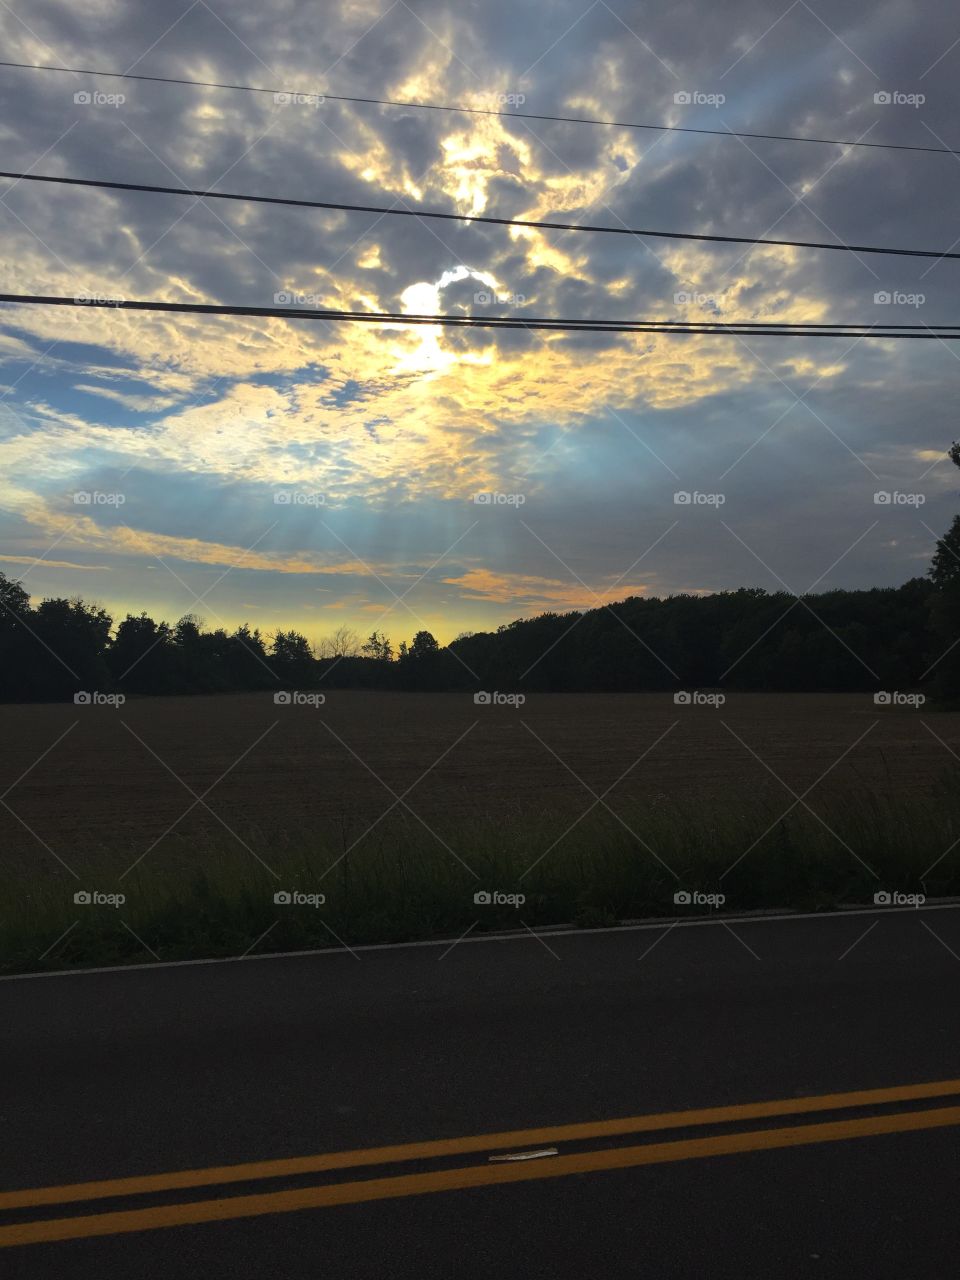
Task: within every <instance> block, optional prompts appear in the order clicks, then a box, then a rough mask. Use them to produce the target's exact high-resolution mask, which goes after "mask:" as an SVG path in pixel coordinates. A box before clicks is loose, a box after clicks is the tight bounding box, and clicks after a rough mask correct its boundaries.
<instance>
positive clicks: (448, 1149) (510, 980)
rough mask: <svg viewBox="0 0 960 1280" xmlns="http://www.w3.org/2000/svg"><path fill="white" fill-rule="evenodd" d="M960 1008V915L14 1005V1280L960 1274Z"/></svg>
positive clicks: (42, 981)
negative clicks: (86, 1279)
mask: <svg viewBox="0 0 960 1280" xmlns="http://www.w3.org/2000/svg"><path fill="white" fill-rule="evenodd" d="M958 993H960V908H943V909H922V910H920V911H905V912H897V911H886V912H885V911H883V910H881V911H879V912H866V913H857V914H845V915H842V916H830V917H817V918H812V919H798V918H793V919H786V920H784V919H779V920H772V919H768V918H767V919H753V920H746V921H745V920H741V921H736V922H730V923H720V922H716V921H714V922H711V923H710V924H708V925H692V926H688V925H686V924H684V925H678V926H676V927H672V928H671V927H669V926H662V927H657V928H640V929H624V930H620V931H608V932H594V933H585V932H572V933H565V934H556V933H545V934H542V935H540V936H534V935H533V934H529V933H524V935H523V936H522V937H519V938H515V939H511V940H506V941H488V940H474V939H473V938H472V937H471V938H467V939H464V940H463V941H462V942H461V943H459V944H458V945H456V946H454V947H452V948H448V947H447V946H446V945H444V946H427V947H415V946H414V947H400V948H382V949H367V950H361V951H358V952H356V953H348V952H346V951H344V952H337V953H325V954H319V955H311V956H295V957H284V958H262V959H249V960H244V961H240V962H228V963H215V964H198V965H192V964H188V965H174V966H154V967H149V968H143V969H139V970H121V971H112V972H111V971H105V972H98V973H86V974H80V973H78V974H65V975H53V976H41V977H27V978H14V979H7V980H3V981H0V1027H2V1036H3V1047H2V1061H0V1124H2V1135H3V1136H2V1149H0V1164H2V1178H0V1193H2V1194H0V1267H2V1271H3V1274H4V1275H5V1276H10V1277H18V1278H20V1277H31V1278H32V1277H44V1278H45V1277H50V1278H53V1277H57V1278H58V1280H59V1278H60V1277H62V1276H64V1275H70V1274H74V1275H81V1276H86V1275H91V1276H93V1275H95V1276H97V1277H102V1278H103V1280H109V1278H110V1277H114V1276H116V1277H118V1278H119V1277H124V1278H126V1277H130V1276H140V1275H144V1276H163V1277H164V1280H180V1278H181V1277H183V1278H184V1280H185V1278H186V1277H190V1278H191V1280H195V1277H196V1276H197V1275H203V1276H204V1277H216V1276H224V1277H226V1276H231V1277H239V1278H240V1280H243V1278H245V1277H251V1278H252V1277H258V1278H260V1277H270V1278H271V1280H283V1278H285V1277H300V1276H309V1277H333V1278H336V1280H353V1278H354V1277H363V1278H366V1277H370V1278H371V1280H372V1278H374V1277H376V1278H377V1280H381V1278H382V1277H406V1276H410V1277H414V1276H416V1277H421V1278H422V1277H427V1278H429V1277H441V1276H442V1277H450V1276H456V1277H458V1278H459V1277H474V1276H475V1277H491V1276H497V1277H513V1276H532V1277H540V1276H543V1277H566V1276H575V1277H583V1276H590V1277H594V1276H604V1277H620V1276H631V1277H633V1276H642V1277H657V1280H660V1278H662V1277H687V1276H697V1277H712V1276H737V1277H744V1276H762V1277H767V1276H777V1277H783V1276H786V1277H789V1276H818V1277H825V1276H838V1277H839V1276H844V1277H848V1276H851V1275H863V1276H869V1277H871V1280H876V1278H877V1277H886V1276H890V1277H894V1276H896V1277H897V1280H903V1277H904V1276H909V1277H911V1280H919V1278H925V1277H944V1278H946V1277H953V1276H955V1275H956V1274H957V1271H958V1267H960V1213H958V1211H957V1190H956V1188H957V1185H958V1175H960V1018H958V1008H960V1002H958ZM877 1091H882V1092H877ZM837 1095H850V1096H849V1097H844V1096H837ZM677 1113H683V1114H677ZM491 1135H492V1136H491ZM397 1148H402V1150H397ZM531 1151H534V1152H537V1151H540V1152H543V1151H546V1152H555V1154H546V1155H541V1156H539V1157H537V1158H534V1159H530V1160H524V1161H502V1160H491V1157H492V1156H503V1155H509V1154H513V1155H517V1154H529V1153H530V1152H531ZM237 1166H240V1167H239V1168H238V1167H237ZM184 1171H190V1172H188V1173H186V1174H185V1172H184ZM77 1184H82V1185H77ZM91 1184H92V1185H91ZM104 1184H106V1185H104ZM50 1189H52V1190H50Z"/></svg>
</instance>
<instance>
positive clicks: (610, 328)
mask: <svg viewBox="0 0 960 1280" xmlns="http://www.w3.org/2000/svg"><path fill="white" fill-rule="evenodd" d="M0 303H5V304H18V305H21V306H46V307H51V306H56V307H87V308H94V309H105V310H111V311H153V312H167V313H179V314H187V315H219V316H261V317H268V318H279V319H282V320H328V321H351V322H360V323H367V324H378V325H383V326H391V327H392V326H395V325H442V326H444V327H454V328H472V329H528V330H543V331H546V332H553V333H568V332H571V333H575V332H580V333H664V334H705V335H709V334H716V335H719V336H748V337H754V338H757V337H769V336H772V337H794V338H898V339H900V338H918V339H919V338H924V339H936V340H941V341H942V340H944V339H960V325H866V324H860V325H855V324H849V325H841V324H817V323H810V322H796V323H791V322H789V321H779V322H764V323H761V322H756V321H732V322H729V323H728V322H722V321H699V320H698V321H671V320H555V319H549V318H545V317H541V316H531V317H529V318H520V317H518V316H459V315H449V314H444V315H423V314H413V315H407V314H404V313H402V312H388V311H346V310H339V309H335V308H330V309H320V308H307V307H254V306H228V305H225V304H222V303H208V302H154V301H149V300H141V299H133V298H119V297H112V296H109V295H106V294H92V295H89V296H87V295H77V296H75V297H72V298H71V297H64V296H51V295H46V294H26V293H0Z"/></svg>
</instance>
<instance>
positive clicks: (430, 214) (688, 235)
mask: <svg viewBox="0 0 960 1280" xmlns="http://www.w3.org/2000/svg"><path fill="white" fill-rule="evenodd" d="M0 178H10V179H12V180H13V181H16V182H47V183H54V184H59V185H61V186H67V187H92V188H96V189H100V190H106V191H136V192H146V193H149V194H152V195H168V196H193V197H194V198H195V199H198V200H233V201H239V202H240V203H244V204H272V205H289V206H293V207H296V208H302V209H330V210H336V211H342V212H346V213H375V214H379V215H380V216H390V217H399V218H434V219H442V220H443V221H445V222H478V223H484V224H487V225H491V226H497V227H522V228H525V229H528V230H529V229H533V230H537V231H590V232H599V233H603V234H606V235H615V236H635V237H637V238H643V237H644V236H649V237H651V238H656V239H661V240H699V241H707V242H709V243H714V244H747V245H767V246H773V247H776V248H787V249H832V250H835V251H842V252H844V253H857V254H860V253H882V254H889V255H893V256H897V257H907V258H937V259H941V258H960V253H957V252H952V251H949V250H940V249H893V248H885V247H881V246H879V245H869V244H846V243H844V242H840V243H832V242H830V241H827V240H768V239H765V238H763V237H761V236H727V235H711V234H708V233H706V232H697V231H652V230H650V229H649V228H645V227H608V226H601V225H594V224H591V223H582V222H545V221H541V220H537V219H532V218H495V217H492V216H490V215H487V214H468V213H441V212H438V211H436V210H431V209H397V208H393V207H389V206H385V205H371V204H346V203H344V202H343V201H340V200H306V199H298V198H296V197H293V196H261V195H251V194H249V193H244V192H238V191H211V190H208V189H207V188H204V187H168V186H160V185H157V184H156V183H149V182H113V181H108V180H106V179H101V178H69V177H60V176H59V175H56V174H48V173H29V172H25V173H19V172H16V171H12V170H8V169H4V170H0Z"/></svg>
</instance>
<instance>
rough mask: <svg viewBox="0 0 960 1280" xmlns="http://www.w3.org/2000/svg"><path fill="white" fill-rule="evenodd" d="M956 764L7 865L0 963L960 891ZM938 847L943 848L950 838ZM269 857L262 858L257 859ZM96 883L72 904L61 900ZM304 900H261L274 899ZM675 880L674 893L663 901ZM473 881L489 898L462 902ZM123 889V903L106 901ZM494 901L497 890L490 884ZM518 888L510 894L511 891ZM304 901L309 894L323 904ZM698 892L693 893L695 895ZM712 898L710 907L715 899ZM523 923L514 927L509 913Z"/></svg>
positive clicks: (337, 941) (29, 965)
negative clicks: (769, 787) (814, 795)
mask: <svg viewBox="0 0 960 1280" xmlns="http://www.w3.org/2000/svg"><path fill="white" fill-rule="evenodd" d="M958 783H960V770H958V771H955V772H954V773H953V774H952V775H950V776H947V777H945V778H944V780H943V782H942V783H941V784H940V785H939V786H938V787H937V788H936V790H935V794H933V795H928V796H923V797H917V798H915V799H905V798H903V797H902V796H899V797H896V798H888V797H886V796H883V795H879V794H869V793H863V792H860V793H857V794H851V795H849V796H848V797H846V798H843V799H842V800H841V799H834V800H833V801H831V802H828V803H823V802H821V803H820V804H819V806H818V814H819V817H817V816H814V815H813V814H812V813H811V812H810V811H808V810H807V809H806V808H805V807H804V806H803V805H802V804H798V805H796V806H794V808H793V809H792V810H791V811H790V812H789V813H787V814H786V815H785V816H784V815H783V806H781V807H780V808H779V809H765V808H764V807H762V806H760V805H757V806H754V807H752V808H750V809H749V810H748V809H747V808H746V806H745V805H744V804H743V803H742V802H741V803H740V804H738V805H731V806H730V807H729V808H727V809H723V810H720V809H717V808H713V809H707V808H705V807H704V808H703V809H700V810H691V809H690V808H689V807H687V806H684V807H658V806H656V805H652V806H648V807H646V808H637V809H634V810H632V811H629V810H628V811H624V812H623V813H622V815H621V817H622V821H620V820H618V819H617V818H616V817H614V816H613V815H612V814H610V813H608V812H607V811H606V810H605V809H603V808H594V809H593V810H592V811H591V812H589V813H588V815H587V816H586V817H585V818H584V819H583V820H581V821H580V822H579V823H577V824H576V825H574V826H573V827H572V828H571V825H570V821H569V820H568V819H566V818H562V819H561V818H559V817H555V818H549V817H541V818H538V819H536V820H533V819H530V820H526V821H520V820H517V821H512V822H509V823H508V822H497V821H494V820H491V819H485V820H477V821H476V822H473V823H464V822H463V821H460V820H458V821H457V822H456V823H455V824H451V825H450V826H449V827H445V826H444V825H442V824H441V825H435V826H433V827H432V830H431V831H428V830H426V829H425V827H424V826H423V825H421V824H420V823H419V822H418V821H416V820H415V819H413V818H409V819H405V820H398V821H394V822H384V823H381V824H380V825H379V826H378V827H376V828H375V830H374V831H373V832H372V833H371V834H370V835H368V836H367V837H366V838H365V839H364V840H362V841H361V842H359V843H358V844H357V845H356V846H355V847H354V848H348V847H346V846H344V844H343V843H342V842H335V841H334V840H332V839H330V840H328V841H325V840H323V839H322V838H320V837H318V836H311V837H310V839H309V840H305V841H304V842H303V843H302V844H298V843H297V841H296V839H295V837H293V836H291V834H290V833H275V834H274V835H272V836H271V835H270V834H269V833H263V832H247V833H241V834H242V835H244V838H245V840H246V842H247V844H248V845H249V846H250V848H251V849H252V850H253V851H254V852H255V853H256V854H257V855H258V856H259V857H260V858H262V859H263V862H264V863H265V864H266V865H265V866H264V865H261V864H260V863H259V862H258V861H257V860H256V858H255V857H253V856H250V854H249V853H244V854H243V856H242V860H239V859H238V856H237V847H236V845H235V844H231V845H230V846H229V848H228V846H227V843H226V842H227V840H228V837H226V836H225V837H224V840H225V843H224V845H223V846H222V847H218V846H217V845H215V844H210V845H208V846H207V847H205V848H204V849H203V851H202V855H200V856H198V854H197V852H196V850H186V849H185V850H184V851H183V853H184V855H185V856H184V857H183V858H181V859H179V860H178V859H172V860H171V859H169V858H166V857H164V858H162V859H158V860H157V861H155V862H153V863H152V864H149V863H145V864H144V865H142V866H141V867H138V868H137V869H136V870H134V871H133V872H132V873H130V874H129V875H127V876H125V877H124V878H123V879H122V880H121V879H119V870H118V868H119V869H122V868H123V867H124V866H125V865H126V863H125V862H124V860H123V859H122V858H118V857H112V858H110V859H107V858H103V859H101V860H100V861H99V862H98V863H96V864H95V865H93V866H92V867H90V868H89V874H88V875H87V877H86V880H85V882H84V883H83V884H82V885H80V884H78V883H77V882H76V881H74V880H73V879H72V878H71V877H69V876H68V875H67V874H66V873H63V874H58V875H54V876H51V875H47V876H45V877H44V878H42V879H38V878H34V876H33V875H32V874H31V873H30V872H26V871H23V872H20V873H19V874H14V875H13V876H11V877H8V879H7V882H6V885H5V889H4V893H3V903H2V908H0V970H2V971H4V972H29V971H43V970H45V969H59V968H65V967H70V966H84V965H109V964H115V963H116V964H119V963H137V962H141V961H150V960H153V959H154V958H159V959H163V960H178V959H196V958H202V957H216V956H235V955H240V954H243V953H244V952H246V951H248V950H249V949H250V948H251V947H256V948H258V949H261V950H268V951H283V950H297V949H301V948H310V947H317V946H330V945H356V944H361V943H370V942H396V941H407V940H411V939H422V938H431V937H439V936H450V937H458V936H459V935H460V934H462V933H463V932H464V931H465V930H467V929H471V928H472V929H474V930H480V931H485V930H496V929H504V928H520V927H522V925H524V924H525V925H528V926H530V927H531V928H534V929H535V928H537V926H544V925H550V924H558V923H564V922H571V921H572V922H574V923H576V924H579V925H581V926H584V927H591V926H604V925H612V924H615V923H616V922H617V921H619V920H622V919H630V918H638V917H649V916H670V917H675V916H684V915H690V914H697V913H699V914H709V913H710V912H711V911H715V910H716V909H717V908H718V906H722V908H723V909H724V910H727V911H734V912H738V911H748V910H754V909H757V908H780V909H783V908H786V909H797V910H817V909H827V908H830V907H834V906H837V905H840V904H842V903H850V902H872V901H873V897H874V894H875V893H877V892H879V891H887V892H890V893H897V892H899V893H903V894H916V893H922V894H925V895H926V896H928V897H933V896H948V895H957V894H960V842H958V843H957V844H956V845H954V842H955V841H958V837H960V785H958ZM951 846H953V847H951ZM268 868H269V869H268ZM77 891H87V892H90V893H91V894H95V893H99V894H101V895H106V897H107V900H106V901H102V902H99V903H98V902H90V903H77V902H75V901H74V894H75V893H76V892H77ZM278 892H279V893H287V894H290V895H291V898H293V896H294V895H295V894H300V895H304V900H301V901H295V900H291V901H289V902H286V901H280V902H277V901H275V895H276V894H277V893H278ZM678 892H685V893H687V894H689V895H690V898H691V900H690V901H689V902H679V903H678V902H676V901H675V894H677V893H678ZM477 893H487V894H489V895H491V900H490V901H480V902H477V901H475V895H476V894H477ZM116 894H123V896H124V899H125V900H124V901H123V902H122V903H113V902H111V901H110V900H109V895H116ZM497 894H500V895H503V900H500V901H497V900H496V895H497ZM518 894H519V895H523V901H522V902H521V903H516V902H514V901H511V900H510V897H511V895H518ZM317 895H323V898H324V899H325V900H324V901H323V902H322V903H320V902H319V901H317V900H316V899H317ZM697 895H701V897H700V898H699V899H698V898H697ZM719 895H722V896H723V901H722V903H718V902H717V901H716V898H717V897H718V896H719ZM521 922H522V924H521Z"/></svg>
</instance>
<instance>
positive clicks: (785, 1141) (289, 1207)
mask: <svg viewBox="0 0 960 1280" xmlns="http://www.w3.org/2000/svg"><path fill="white" fill-rule="evenodd" d="M957 1094H960V1080H941V1081H937V1082H935V1083H930V1084H914V1085H902V1086H899V1087H897V1088H891V1089H866V1090H860V1091H858V1092H854V1093H830V1094H821V1095H816V1096H813V1097H806V1098H785V1099H781V1100H779V1101H776V1102H749V1103H741V1104H738V1105H735V1106H727V1107H711V1108H707V1109H704V1110H698V1111H667V1112H662V1113H660V1114H656V1115H646V1116H629V1117H626V1118H623V1119H618V1120H601V1121H596V1122H592V1121H588V1122H586V1123H584V1124H567V1125H559V1126H554V1127H552V1128H545V1129H519V1130H513V1131H510V1132H505V1133H487V1134H479V1135H477V1136H474V1137H468V1138H444V1139H440V1140H438V1141H434V1142H412V1143H405V1144H403V1145H399V1146H390V1147H369V1148H361V1149H359V1150H356V1151H340V1152H334V1153H330V1154H325V1155H315V1156H297V1157H294V1158H292V1159H285V1160H259V1161H255V1162H252V1163H248V1164H234V1165H222V1166H219V1167H214V1168H209V1169H185V1170H181V1171H179V1172H176V1173H158V1174H148V1175H144V1176H140V1177H130V1178H110V1179H106V1180H103V1181H99V1182H78V1183H72V1184H68V1185H64V1186H57V1187H37V1188H33V1189H30V1190H24V1191H7V1192H0V1212H2V1211H9V1210H18V1209H32V1208H39V1207H41V1206H47V1205H61V1204H76V1203H80V1202H83V1201H91V1200H103V1199H112V1198H115V1197H125V1196H134V1195H145V1194H158V1193H162V1192H169V1191H183V1190H190V1189H195V1188H198V1187H208V1186H224V1185H226V1184H229V1183H236V1182H251V1181H257V1180H260V1179H268V1178H292V1177H298V1176H302V1175H304V1174H312V1173H329V1172H332V1171H335V1170H339V1169H356V1168H362V1167H365V1166H380V1165H388V1164H396V1163H400V1162H405V1161H422V1160H435V1159H443V1158H455V1157H458V1156H465V1155H474V1154H476V1153H478V1152H484V1151H496V1152H504V1151H516V1150H517V1149H522V1148H530V1147H543V1146H547V1145H556V1144H558V1143H570V1142H583V1141H588V1140H590V1139H609V1138H617V1137H623V1136H625V1135H628V1134H638V1133H653V1132H657V1131H659V1130H664V1129H682V1128H693V1127H700V1126H706V1125H719V1124H731V1123H738V1122H743V1121H748V1120H759V1119H768V1118H770V1117H786V1116H799V1115H806V1114H812V1113H821V1112H829V1111H840V1110H847V1109H853V1108H863V1107H878V1106H888V1105H890V1104H891V1103H900V1102H918V1101H923V1100H924V1099H928V1098H941V1097H949V1096H951V1095H957ZM947 1125H960V1106H950V1107H938V1108H925V1109H914V1110H909V1111H899V1112H894V1113H890V1112H885V1113H882V1114H879V1115H868V1116H862V1117H856V1118H847V1119H843V1120H827V1121H818V1122H816V1123H813V1124H800V1125H789V1126H785V1127H781V1128H759V1129H748V1130H739V1131H736V1132H731V1133H723V1134H719V1135H717V1136H714V1137H697V1138H684V1139H677V1140H673V1141H670V1142H655V1143H651V1142H646V1143H642V1144H640V1145H637V1146H614V1147H604V1148H601V1149H599V1150H594V1151H578V1152H573V1153H571V1154H569V1155H557V1156H556V1157H547V1158H544V1159H538V1160H530V1161H527V1162H523V1163H516V1164H511V1163H506V1164H499V1163H498V1164H490V1163H487V1164H480V1165H458V1166H455V1167H451V1168H444V1169H439V1170H436V1171H435V1172H429V1173H405V1174H395V1175H392V1176H388V1177H377V1178H364V1179H360V1180H358V1181H351V1182H327V1183H322V1184H320V1185H316V1186H306V1187H297V1188H294V1189H292V1190H285V1191H268V1192H259V1193H256V1194H253V1195H234V1196H226V1197H221V1198H219V1199H214V1200H192V1201H185V1202H179V1203H170V1204H161V1205H151V1206H148V1207H146V1208H136V1209H122V1210H116V1211H112V1212H107V1213H89V1214H81V1215H76V1216H71V1217H63V1218H45V1219H40V1220H37V1221H31V1222H15V1223H11V1224H9V1225H6V1226H2V1225H0V1247H9V1246H12V1245H21V1244H39V1243H41V1242H43V1241H53V1240H78V1239H82V1238H84V1237H89V1236H102V1235H115V1234H119V1233H122V1232H128V1231H148V1230H153V1229H156V1228H159V1227H176V1226H185V1225H187V1224H192V1223H200V1222H218V1221H226V1220H228V1219H235V1218H251V1217H258V1216H260V1215H261V1214H267V1213H289V1212H292V1211H293V1210H297V1209H319V1208H329V1207H332V1206H333V1205H341V1204H360V1203H362V1202H365V1201H370V1200H385V1199H393V1198H396V1197H399V1196H412V1195H425V1194H428V1193H430V1192H434V1191H454V1190H460V1189H463V1188H466V1187H485V1186H493V1185H496V1184H499V1183H513V1182H529V1181H533V1180H535V1179H539V1178H560V1177H565V1176H567V1175H570V1174H575V1173H594V1172H599V1171H600V1170H604V1169H626V1168H631V1167H634V1166H638V1165H647V1164H664V1163H668V1162H672V1161H676V1160H691V1159H697V1158H701V1159H702V1158H705V1157H708V1156H720V1155H733V1154H736V1153H738V1152H745V1151H762V1150H772V1149H775V1148H778V1147H796V1146H805V1145H807V1144H809V1143H815V1142H839V1141H844V1140H846V1139H850V1138H864V1137H871V1136H876V1135H880V1134H890V1133H907V1132H910V1131H915V1130H922V1129H935V1128H942V1127H944V1126H947Z"/></svg>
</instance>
